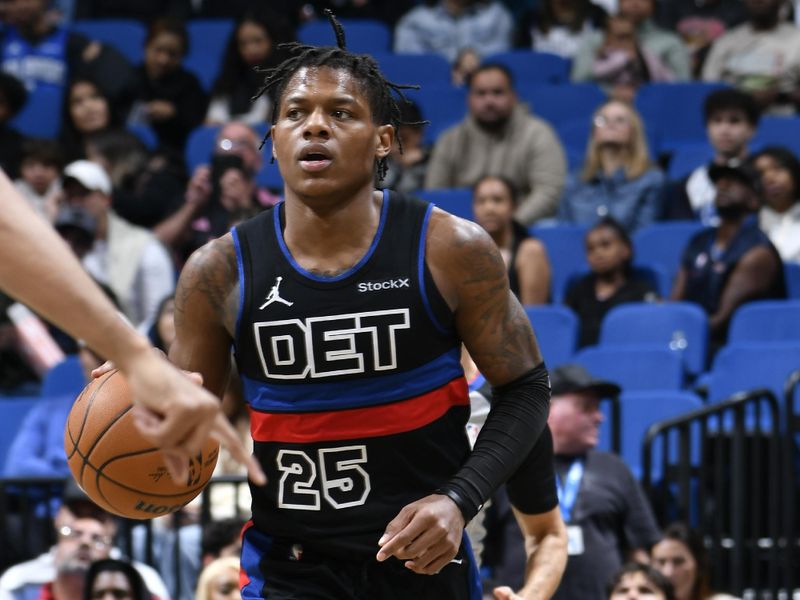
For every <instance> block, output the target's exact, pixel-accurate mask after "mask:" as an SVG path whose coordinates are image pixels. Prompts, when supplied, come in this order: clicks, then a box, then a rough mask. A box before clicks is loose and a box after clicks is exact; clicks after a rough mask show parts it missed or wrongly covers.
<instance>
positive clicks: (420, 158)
mask: <svg viewBox="0 0 800 600" xmlns="http://www.w3.org/2000/svg"><path fill="white" fill-rule="evenodd" d="M400 122H401V123H407V125H400V127H399V130H398V134H399V136H400V140H402V144H403V149H402V152H401V150H400V144H399V143H395V144H394V145H393V146H392V151H391V152H390V153H389V160H388V161H387V167H388V170H387V172H386V175H385V176H384V177H383V179H382V180H381V181H380V182H378V184H379V187H381V188H390V189H393V190H396V191H398V192H403V193H406V194H409V193H413V192H416V191H417V190H421V189H422V188H423V187H424V186H425V173H426V172H427V170H428V160H429V159H430V154H431V149H430V148H429V147H428V146H427V145H426V144H425V143H424V142H423V135H424V133H425V122H424V121H423V118H422V113H421V112H420V110H419V106H417V104H416V103H415V102H413V101H409V102H401V103H400Z"/></svg>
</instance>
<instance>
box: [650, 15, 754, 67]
mask: <svg viewBox="0 0 800 600" xmlns="http://www.w3.org/2000/svg"><path fill="white" fill-rule="evenodd" d="M746 18H747V13H746V12H745V10H744V5H743V4H742V3H741V2H728V0H704V1H703V2H697V0H670V1H669V2H659V3H658V16H657V19H656V20H657V22H658V24H659V25H660V26H661V27H664V28H665V29H667V30H670V31H676V32H677V33H678V35H680V36H681V39H682V40H683V43H684V44H686V47H687V48H688V49H689V52H690V57H691V65H692V77H693V78H695V79H699V78H700V74H701V73H702V69H703V63H704V62H705V59H706V56H707V54H708V51H709V49H710V48H711V44H712V43H713V42H714V40H716V39H717V38H718V37H719V36H721V35H722V34H723V33H725V31H726V30H728V29H730V28H732V27H736V26H737V25H740V24H741V23H742V22H744V20H745V19H746Z"/></svg>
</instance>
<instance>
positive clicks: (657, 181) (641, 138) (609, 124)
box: [558, 100, 664, 232]
mask: <svg viewBox="0 0 800 600" xmlns="http://www.w3.org/2000/svg"><path fill="white" fill-rule="evenodd" d="M663 184H664V174H663V173H662V172H661V170H660V169H658V168H657V167H655V166H653V165H652V164H651V162H650V153H649V152H648V149H647V140H646V139H645V135H644V125H643V124H642V119H641V117H640V116H639V113H637V112H636V110H635V109H634V108H633V107H632V106H631V105H629V104H626V103H624V102H620V101H618V100H611V101H610V102H606V103H605V104H604V105H603V106H601V107H600V108H599V109H597V110H596V111H595V113H594V116H593V118H592V133H591V137H590V138H589V144H588V146H587V149H586V158H585V160H584V163H583V167H582V168H581V170H580V172H573V173H571V174H570V176H569V177H568V178H567V183H566V185H565V186H564V194H563V196H562V198H561V204H560V206H559V211H558V218H559V220H561V221H564V222H566V223H577V224H582V225H591V224H593V223H594V222H595V221H596V220H597V219H598V218H601V217H605V216H610V217H613V218H614V219H616V220H617V221H618V222H619V223H620V224H621V225H622V226H623V227H624V228H625V229H626V230H627V231H628V232H633V231H635V230H637V229H639V228H641V227H644V226H645V225H649V224H650V223H652V222H653V221H655V219H656V215H657V214H658V210H659V202H660V199H661V193H662V187H663Z"/></svg>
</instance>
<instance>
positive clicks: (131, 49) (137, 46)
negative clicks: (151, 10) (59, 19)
mask: <svg viewBox="0 0 800 600" xmlns="http://www.w3.org/2000/svg"><path fill="white" fill-rule="evenodd" d="M70 29H72V31H76V32H78V33H82V34H83V35H85V36H86V37H88V38H90V39H92V40H97V41H98V42H102V43H103V44H108V45H109V46H113V47H114V48H116V49H117V50H119V51H120V52H121V53H122V55H123V56H125V58H127V59H128V60H129V61H130V62H131V64H134V65H138V64H139V63H141V62H142V60H143V59H144V41H145V38H146V37H147V30H146V29H145V27H144V25H142V24H141V23H140V22H139V21H136V20H134V19H87V20H85V21H84V20H79V21H73V22H72V24H71V25H70Z"/></svg>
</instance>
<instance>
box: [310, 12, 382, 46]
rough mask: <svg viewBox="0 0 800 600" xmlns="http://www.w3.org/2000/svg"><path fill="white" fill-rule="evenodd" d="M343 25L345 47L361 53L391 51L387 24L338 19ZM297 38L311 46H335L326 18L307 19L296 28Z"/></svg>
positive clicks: (371, 20)
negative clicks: (307, 20)
mask: <svg viewBox="0 0 800 600" xmlns="http://www.w3.org/2000/svg"><path fill="white" fill-rule="evenodd" d="M340 22H341V24H342V27H344V31H345V36H346V40H347V49H348V50H350V51H351V52H357V53H361V54H376V53H381V52H389V51H391V45H392V32H391V30H390V29H389V26H388V25H387V24H386V23H384V22H382V21H377V20H373V19H340ZM297 39H298V40H299V41H300V42H302V43H304V44H310V45H312V46H335V45H336V37H335V36H334V34H333V29H332V28H331V25H330V23H329V22H328V20H327V19H319V20H316V21H309V22H307V23H304V24H303V25H301V26H300V28H299V29H298V30H297Z"/></svg>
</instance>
